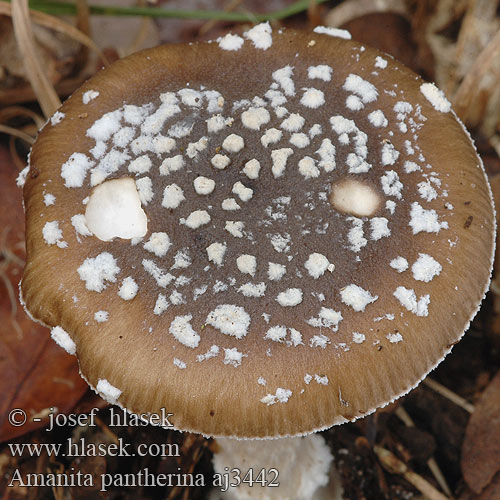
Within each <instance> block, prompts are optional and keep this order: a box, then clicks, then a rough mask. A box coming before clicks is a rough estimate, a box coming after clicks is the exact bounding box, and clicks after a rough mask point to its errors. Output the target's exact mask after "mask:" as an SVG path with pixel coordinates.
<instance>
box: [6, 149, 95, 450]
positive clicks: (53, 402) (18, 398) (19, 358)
mask: <svg viewBox="0 0 500 500" xmlns="http://www.w3.org/2000/svg"><path fill="white" fill-rule="evenodd" d="M17 174H18V171H17V169H16V167H15V166H14V164H13V162H12V161H11V159H10V157H9V153H8V151H7V150H6V149H5V148H4V147H2V146H0V200H1V202H0V203H1V207H0V441H3V440H6V439H11V438H13V437H15V436H19V435H22V434H24V433H26V432H28V431H31V430H33V429H35V428H37V427H41V426H43V425H44V424H45V423H46V422H47V420H46V419H45V420H44V419H42V421H41V422H39V423H36V422H32V421H31V418H32V416H33V415H36V414H42V415H43V413H44V410H45V409H47V408H49V407H57V408H58V410H59V411H60V412H67V411H69V410H70V409H71V408H72V407H73V405H74V404H75V403H76V402H77V401H78V400H79V399H80V398H81V396H82V394H83V393H84V392H85V390H86V389H87V384H86V383H85V382H84V381H83V380H82V379H81V378H80V375H79V373H78V365H77V362H76V359H75V358H74V357H73V356H70V355H69V354H67V353H66V352H65V351H63V350H62V349H61V348H60V347H58V346H57V345H56V344H55V342H53V341H52V339H51V338H50V334H49V330H48V329H47V328H44V327H43V326H40V325H39V324H36V323H34V322H33V321H31V320H30V319H29V318H28V316H27V315H26V313H25V312H24V310H23V308H22V306H21V305H20V304H19V302H18V299H17V290H18V288H17V285H18V282H19V280H20V279H21V275H22V268H23V265H24V213H23V209H22V204H21V198H22V192H21V190H20V189H19V188H18V187H17V186H16V184H15V180H16V177H17ZM14 408H21V409H23V410H24V411H25V412H26V413H27V415H28V419H29V421H28V423H26V424H25V425H23V426H21V427H13V426H12V425H10V424H9V423H8V420H7V419H8V414H9V412H10V411H11V410H12V409H14Z"/></svg>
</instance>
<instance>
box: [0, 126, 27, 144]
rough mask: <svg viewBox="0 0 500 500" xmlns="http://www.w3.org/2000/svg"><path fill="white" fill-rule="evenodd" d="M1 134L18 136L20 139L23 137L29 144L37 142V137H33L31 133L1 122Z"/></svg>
mask: <svg viewBox="0 0 500 500" xmlns="http://www.w3.org/2000/svg"><path fill="white" fill-rule="evenodd" d="M0 134H7V135H13V136H15V137H18V138H19V139H22V140H23V141H25V142H27V143H28V144H29V145H31V144H33V143H34V142H35V138H34V137H31V135H29V134H27V133H25V132H23V131H22V130H19V129H17V128H14V127H9V126H8V125H2V124H1V123H0Z"/></svg>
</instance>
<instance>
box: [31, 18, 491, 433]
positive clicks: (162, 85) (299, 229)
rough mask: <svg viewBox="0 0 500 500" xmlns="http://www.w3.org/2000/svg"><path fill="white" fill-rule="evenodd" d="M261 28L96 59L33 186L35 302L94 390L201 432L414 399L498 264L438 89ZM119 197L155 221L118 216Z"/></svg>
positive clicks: (485, 210) (35, 163) (324, 45)
mask: <svg viewBox="0 0 500 500" xmlns="http://www.w3.org/2000/svg"><path fill="white" fill-rule="evenodd" d="M252 33H253V34H252V36H246V37H236V36H233V37H224V38H222V39H220V40H219V41H216V42H214V43H200V44H195V45H178V46H165V47H157V48H155V49H152V50H150V51H146V52H141V53H139V54H135V55H133V56H131V57H129V58H126V59H124V60H121V61H118V62H117V63H116V64H114V65H113V66H112V67H110V68H109V69H107V70H105V71H103V72H101V73H99V74H98V75H96V76H95V77H94V78H92V79H91V80H89V81H88V82H87V83H86V84H85V85H84V86H83V87H82V88H81V89H80V90H79V91H77V92H76V93H75V94H74V96H73V97H71V98H70V99H69V100H68V101H67V102H66V103H65V104H64V105H63V107H62V108H61V113H63V115H64V117H63V118H62V119H61V120H60V121H57V122H54V123H49V124H47V126H46V127H45V128H44V130H43V131H42V132H41V133H40V136H39V139H38V141H37V143H36V145H35V146H34V147H33V151H32V154H31V162H30V172H29V175H28V176H27V180H26V185H25V206H26V214H27V251H28V261H27V265H26V270H25V275H24V278H23V282H22V293H23V297H24V299H25V301H26V306H27V308H28V309H29V310H30V312H31V313H32V315H33V316H34V317H35V318H37V319H39V320H41V321H43V322H45V323H46V324H48V325H50V326H52V327H56V326H59V327H61V328H62V329H64V331H66V332H68V334H69V336H70V338H71V340H72V341H73V342H74V344H75V346H76V354H77V356H78V358H79V361H80V366H81V370H82V373H83V374H84V376H85V378H86V379H87V380H88V381H89V383H90V384H92V385H93V386H94V387H95V386H96V385H97V384H98V382H99V380H106V381H108V382H109V384H111V386H112V387H114V388H116V391H115V392H116V394H119V395H118V396H117V402H118V403H119V404H121V405H123V406H124V407H126V408H128V409H130V410H131V411H135V412H147V411H151V412H158V411H159V409H160V408H162V407H166V408H167V409H168V411H169V412H171V413H173V414H174V417H173V418H172V421H173V423H174V424H175V426H176V427H177V428H179V429H185V430H191V431H198V432H201V433H204V434H206V435H227V436H240V437H267V436H284V435H297V434H304V433H307V432H310V431H312V430H315V429H321V428H325V427H328V426H330V425H333V424H337V423H342V422H344V421H347V420H351V419H355V418H358V417H360V416H363V415H366V414H367V413H370V412H371V411H373V410H374V409H375V408H376V407H378V406H381V405H384V404H386V403H388V402H389V401H391V400H393V399H395V398H396V397H398V396H400V395H402V394H404V393H405V392H407V391H408V390H409V389H410V388H412V387H414V386H415V385H416V384H417V383H418V382H419V381H420V380H421V379H422V378H423V377H424V376H425V374H426V373H428V372H429V370H431V369H432V368H433V367H434V366H435V365H436V364H437V363H438V362H439V361H440V360H441V359H442V358H443V357H444V355H445V354H446V353H447V352H448V351H449V350H450V348H451V346H452V345H453V343H455V342H456V341H457V340H458V339H459V338H460V337H461V335H462V334H463V332H464V330H465V328H466V327H467V325H468V323H469V321H470V319H471V318H472V316H473V315H474V313H475V312H476V311H477V309H478V307H479V303H480V301H481V299H482V297H483V295H484V293H485V290H486V289H487V286H488V281H489V275H490V269H491V262H492V249H493V239H494V238H493V226H494V222H493V210H492V206H491V197H490V193H489V189H488V186H487V183H486V179H485V175H484V172H483V170H482V168H481V162H480V160H479V158H478V156H477V154H476V152H475V150H474V147H473V146H472V144H471V142H470V139H469V137H468V136H467V134H466V133H465V132H464V131H463V128H462V125H461V124H460V123H459V122H458V121H457V120H456V119H455V117H454V115H453V113H452V112H451V111H450V108H449V103H448V101H446V99H445V98H444V97H443V95H442V94H441V93H440V92H438V91H437V89H435V87H433V86H432V84H428V83H424V82H423V81H422V80H421V79H420V78H419V77H417V76H416V75H415V74H414V73H412V72H411V71H410V70H408V69H406V68H404V67H402V66H401V65H400V64H398V63H396V62H394V61H393V60H392V59H390V58H387V57H385V56H383V55H382V54H380V53H378V52H376V51H374V50H370V49H367V48H364V47H362V46H360V45H359V44H357V43H355V42H352V41H349V40H345V39H341V38H337V37H332V36H329V35H328V34H325V33H314V34H311V33H300V32H295V31H279V32H277V31H273V30H271V29H270V27H269V28H266V29H262V30H260V31H259V30H257V31H256V32H252ZM259 33H260V35H259ZM261 36H262V37H263V38H262V39H261V38H260V37H261ZM381 59H383V60H384V61H386V62H387V64H385V65H381V64H380V61H381ZM242 61H244V64H242ZM221 68H224V70H223V71H222V70H221ZM144 75H148V77H147V79H144ZM227 75H232V77H231V78H228V76H227ZM137 89H140V91H139V90H137ZM90 91H93V94H92V95H95V96H96V97H95V98H94V99H92V100H86V99H82V96H83V95H90V94H88V92H90ZM117 182H119V183H122V184H124V185H126V186H128V187H127V189H128V190H129V191H128V192H129V194H130V199H131V200H134V201H133V203H130V204H128V202H125V205H126V207H125V206H123V207H122V206H120V205H117V204H116V203H115V201H113V198H112V197H105V203H104V202H103V203H101V202H99V203H101V204H100V205H98V206H100V207H106V208H101V210H102V220H100V218H99V215H97V217H93V219H94V222H95V219H97V222H98V224H97V225H98V226H105V228H106V229H107V230H108V229H109V230H110V231H111V232H104V233H103V234H101V233H100V232H99V231H98V230H97V229H96V226H95V225H94V222H93V221H92V220H91V218H92V217H90V215H89V213H90V212H92V210H91V207H94V206H95V202H96V197H97V195H98V193H100V192H103V191H105V189H107V188H106V186H111V185H112V183H117ZM49 195H52V197H54V199H55V201H54V203H51V204H46V203H45V202H44V200H47V196H49ZM51 199H52V198H51ZM138 200H139V201H138ZM124 210H130V214H131V215H128V216H126V217H118V219H119V220H120V224H122V223H124V225H125V226H127V222H129V223H130V226H132V225H133V221H134V220H135V221H140V224H139V225H140V226H141V228H142V230H141V231H139V232H135V231H131V232H119V233H118V232H113V231H114V230H115V229H116V226H117V223H116V220H117V219H116V218H113V217H109V215H110V214H112V213H116V214H118V215H123V214H124V213H125V212H124ZM97 213H98V214H99V210H97ZM141 214H144V216H142V215H141ZM134 224H135V223H134ZM141 224H142V225H141ZM122 229H123V228H120V231H122ZM472 259H473V260H474V263H475V264H474V266H471V265H470V262H471V260H472ZM159 387H161V388H162V390H158V388H159ZM118 391H119V392H118ZM312 409H314V410H312Z"/></svg>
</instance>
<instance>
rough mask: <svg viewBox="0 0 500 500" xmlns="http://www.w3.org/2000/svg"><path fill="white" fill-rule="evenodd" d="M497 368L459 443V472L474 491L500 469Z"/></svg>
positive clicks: (481, 487)
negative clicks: (460, 444) (460, 448)
mask: <svg viewBox="0 0 500 500" xmlns="http://www.w3.org/2000/svg"><path fill="white" fill-rule="evenodd" d="M498 436H500V372H498V373H497V374H496V376H495V378H494V379H493V380H492V381H491V382H490V384H489V385H488V387H487V388H486V390H485V391H484V392H483V394H482V395H481V398H480V399H479V401H478V403H477V404H476V410H475V411H474V413H473V414H472V416H471V417H470V419H469V423H468V424H467V429H466V431H465V439H464V442H463V445H462V473H463V476H464V479H465V481H466V482H467V485H468V486H469V488H470V489H471V490H473V491H474V492H475V493H481V491H482V490H483V489H484V488H485V487H486V486H488V484H489V483H490V482H491V480H492V479H493V477H494V476H495V474H496V473H497V472H498V471H500V446H498Z"/></svg>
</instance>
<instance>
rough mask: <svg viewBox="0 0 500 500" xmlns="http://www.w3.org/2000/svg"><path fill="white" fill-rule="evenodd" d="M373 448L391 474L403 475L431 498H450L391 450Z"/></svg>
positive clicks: (432, 499) (430, 499) (444, 499)
mask: <svg viewBox="0 0 500 500" xmlns="http://www.w3.org/2000/svg"><path fill="white" fill-rule="evenodd" d="M373 450H374V451H375V453H376V454H377V456H378V458H379V460H380V463H381V464H382V467H384V469H386V470H388V471H389V472H390V473H391V474H400V475H402V476H403V477H404V478H405V479H406V480H407V481H408V482H409V483H411V484H412V485H413V486H415V488H417V490H418V491H420V493H422V494H423V495H424V496H426V497H427V498H428V499H429V500H450V499H449V498H448V497H447V496H445V495H443V494H442V493H440V492H439V491H438V490H436V488H434V486H432V484H431V483H429V482H428V481H426V480H425V479H424V478H423V477H422V476H420V475H418V474H417V473H416V472H413V471H412V470H410V469H408V467H407V465H406V464H405V463H403V462H401V460H399V459H398V458H397V457H396V456H395V455H394V454H393V453H391V452H390V451H389V450H386V449H385V448H382V447H381V446H374V448H373Z"/></svg>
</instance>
